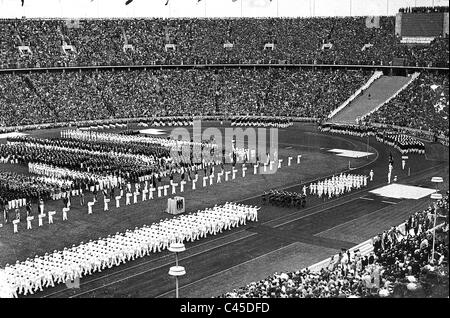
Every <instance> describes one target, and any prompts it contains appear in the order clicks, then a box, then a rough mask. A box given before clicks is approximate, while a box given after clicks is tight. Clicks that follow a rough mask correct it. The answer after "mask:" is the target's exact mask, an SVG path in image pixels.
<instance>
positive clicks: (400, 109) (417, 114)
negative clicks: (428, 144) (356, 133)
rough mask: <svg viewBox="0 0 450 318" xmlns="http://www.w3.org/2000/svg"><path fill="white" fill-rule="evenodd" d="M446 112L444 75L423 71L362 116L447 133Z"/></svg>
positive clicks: (446, 101) (447, 113)
mask: <svg viewBox="0 0 450 318" xmlns="http://www.w3.org/2000/svg"><path fill="white" fill-rule="evenodd" d="M448 115H449V80H448V75H447V74H442V75H441V74H433V73H428V72H424V73H421V75H420V76H419V77H418V78H417V79H415V80H414V81H413V82H412V83H411V84H410V85H409V86H408V87H407V88H406V89H404V90H403V91H401V92H400V93H399V94H398V95H397V96H396V97H395V98H393V99H392V100H390V101H389V102H388V103H386V104H385V105H383V106H382V107H381V108H380V109H378V110H377V111H376V112H374V113H373V114H371V115H370V116H369V117H367V118H366V119H365V120H368V121H371V122H378V123H383V124H388V125H396V126H402V127H410V128H417V129H420V130H426V131H432V132H435V133H437V134H439V135H444V136H448V135H449V130H448V125H449V121H448Z"/></svg>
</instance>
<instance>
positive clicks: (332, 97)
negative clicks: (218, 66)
mask: <svg viewBox="0 0 450 318" xmlns="http://www.w3.org/2000/svg"><path fill="white" fill-rule="evenodd" d="M370 76H371V74H370V73H364V72H360V71H349V72H346V71H341V70H335V71H325V70H323V71H322V70H316V71H313V70H292V69H267V68H266V69H256V70H253V69H235V68H233V69H228V68H227V69H222V70H217V71H214V70H200V69H189V70H172V69H163V70H152V71H144V70H135V71H130V72H129V71H102V72H81V73H79V72H65V73H56V72H55V73H32V74H29V75H5V76H0V92H1V93H2V94H0V104H2V105H5V107H6V110H7V111H5V112H2V114H1V115H0V126H6V125H8V126H13V125H20V124H24V123H45V122H67V121H80V120H89V119H109V118H133V117H145V116H152V115H167V116H175V115H185V114H186V113H188V114H192V115H200V114H204V115H205V114H217V113H222V114H223V113H227V114H230V115H232V114H234V115H238V114H244V115H246V114H258V115H259V114H268V115H291V116H300V117H315V118H322V117H325V116H326V115H328V113H329V112H330V111H332V110H333V109H334V108H336V107H338V106H339V105H340V104H341V103H342V102H343V101H345V100H346V99H347V98H348V97H349V96H350V95H351V94H352V93H353V92H354V91H355V90H356V89H358V88H359V87H360V86H362V85H363V84H364V83H365V82H366V81H367V79H368V78H369V77H370ZM325 92H326V93H325Z"/></svg>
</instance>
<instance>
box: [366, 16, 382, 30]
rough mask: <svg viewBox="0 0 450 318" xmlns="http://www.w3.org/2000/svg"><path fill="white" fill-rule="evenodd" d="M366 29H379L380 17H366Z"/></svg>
mask: <svg viewBox="0 0 450 318" xmlns="http://www.w3.org/2000/svg"><path fill="white" fill-rule="evenodd" d="M366 28H368V29H371V28H377V29H378V28H380V17H374V16H372V17H366Z"/></svg>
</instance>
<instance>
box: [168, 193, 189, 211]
mask: <svg viewBox="0 0 450 318" xmlns="http://www.w3.org/2000/svg"><path fill="white" fill-rule="evenodd" d="M185 208H186V206H185V201H184V197H178V196H176V197H174V198H173V199H172V198H169V199H167V210H166V212H167V213H169V214H173V215H176V214H180V213H184V212H185Z"/></svg>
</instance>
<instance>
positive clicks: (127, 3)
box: [125, 0, 133, 6]
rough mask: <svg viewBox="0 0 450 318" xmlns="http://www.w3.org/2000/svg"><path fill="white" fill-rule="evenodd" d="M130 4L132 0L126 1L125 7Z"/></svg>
mask: <svg viewBox="0 0 450 318" xmlns="http://www.w3.org/2000/svg"><path fill="white" fill-rule="evenodd" d="M131 2H133V0H127V2H125V5H126V6H127V5H129V4H130V3H131Z"/></svg>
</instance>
